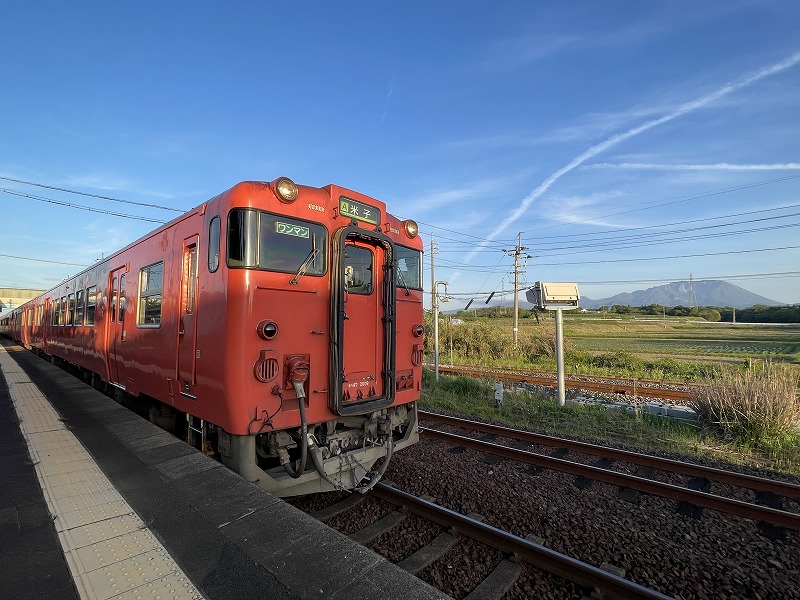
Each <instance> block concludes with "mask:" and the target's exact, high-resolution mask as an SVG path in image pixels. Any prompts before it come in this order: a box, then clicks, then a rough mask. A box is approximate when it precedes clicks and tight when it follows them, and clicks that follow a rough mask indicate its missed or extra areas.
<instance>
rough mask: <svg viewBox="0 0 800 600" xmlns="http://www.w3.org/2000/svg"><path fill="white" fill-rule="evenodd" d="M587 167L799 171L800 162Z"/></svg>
mask: <svg viewBox="0 0 800 600" xmlns="http://www.w3.org/2000/svg"><path fill="white" fill-rule="evenodd" d="M584 168H587V169H620V170H642V171H798V170H800V163H774V164H766V165H761V164H731V163H715V164H712V165H680V164H678V165H670V164H654V163H595V164H593V165H587V166H586V167H584Z"/></svg>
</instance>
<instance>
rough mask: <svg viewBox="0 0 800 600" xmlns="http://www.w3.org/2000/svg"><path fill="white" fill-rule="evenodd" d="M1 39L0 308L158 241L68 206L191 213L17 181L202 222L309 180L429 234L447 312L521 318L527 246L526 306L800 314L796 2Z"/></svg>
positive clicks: (29, 29)
mask: <svg viewBox="0 0 800 600" xmlns="http://www.w3.org/2000/svg"><path fill="white" fill-rule="evenodd" d="M3 20H4V28H3V35H2V37H0V64H1V65H2V73H3V75H2V79H0V86H1V89H2V94H0V177H2V179H0V189H1V190H2V191H0V207H2V217H0V218H2V224H3V226H2V236H0V287H25V288H49V287H51V286H52V285H55V284H56V283H58V282H59V281H61V280H62V279H64V278H65V277H67V276H69V275H70V274H72V273H73V272H75V271H77V270H79V268H80V267H79V265H88V264H91V263H92V262H94V261H95V260H96V259H98V258H99V257H101V256H102V255H107V254H109V253H111V252H113V251H114V250H116V249H117V248H119V247H121V246H123V245H124V244H126V243H128V242H130V241H133V240H134V239H136V238H138V237H140V236H141V235H143V234H144V233H146V232H147V231H149V230H150V229H152V228H154V227H155V226H156V225H157V223H153V222H150V221H143V220H135V219H130V218H123V217H119V216H112V215H106V214H102V213H98V212H92V211H88V210H85V209H80V208H73V207H69V206H64V205H62V204H56V203H54V202H53V201H55V202H61V203H68V204H73V205H80V206H82V207H91V208H94V209H98V210H108V211H113V212H118V213H124V214H126V215H134V216H138V217H141V218H144V219H152V220H167V219H169V218H172V217H173V216H174V215H175V214H177V213H175V212H170V211H166V210H162V209H159V208H154V207H146V206H139V205H135V204H125V203H118V202H112V201H110V200H107V199H100V198H95V197H90V196H81V195H76V194H71V193H68V192H65V191H59V190H55V189H50V188H42V187H36V186H32V185H29V184H26V183H20V181H24V182H30V183H38V184H42V185H46V186H51V187H55V188H64V189H67V190H74V191H79V192H82V193H84V194H94V195H99V196H106V197H109V198H116V199H121V200H126V201H129V202H135V203H142V204H150V205H157V206H162V207H170V208H174V209H189V208H191V207H193V206H196V205H197V204H200V203H201V202H203V201H204V200H206V199H208V198H210V197H213V196H214V195H216V194H218V193H219V192H221V191H223V190H225V189H228V188H229V187H231V186H232V185H234V184H235V183H237V182H238V181H242V180H272V179H275V178H277V177H279V176H288V177H291V178H292V179H294V180H295V181H296V182H298V183H302V184H307V185H314V186H323V185H326V184H328V183H336V184H339V185H342V186H345V187H348V188H351V189H355V190H358V191H360V192H362V193H365V194H367V195H370V196H373V197H376V198H380V199H381V200H384V201H385V202H386V203H387V204H388V205H389V206H390V210H391V212H393V213H394V214H396V215H398V216H400V217H403V218H413V219H415V220H417V221H418V222H419V223H420V230H421V234H422V235H423V238H424V240H425V244H426V248H427V250H428V251H427V252H426V256H425V262H426V272H425V283H426V290H427V291H429V286H430V277H431V276H430V246H429V244H430V240H431V237H433V239H434V241H435V242H436V243H437V244H438V253H437V254H436V255H435V264H436V272H435V275H436V279H437V280H440V281H447V282H449V288H448V289H449V292H450V294H451V295H453V296H454V298H455V300H454V302H453V303H451V304H448V305H446V306H445V307H444V308H447V309H450V308H457V307H458V305H460V304H461V303H463V304H466V303H467V301H468V300H469V299H470V298H475V301H476V302H477V303H481V302H482V301H483V299H485V298H486V297H487V296H488V294H490V293H491V292H497V293H498V294H500V293H501V292H502V291H505V292H506V294H507V296H506V298H507V299H510V295H508V292H509V291H510V290H511V288H512V282H513V277H512V276H511V275H510V273H511V271H512V270H513V260H512V258H511V257H509V256H508V255H507V254H505V253H503V252H502V250H503V249H511V248H513V247H514V246H515V245H516V243H517V239H518V237H517V236H518V234H519V233H520V232H521V233H522V244H523V246H525V247H527V250H526V251H525V254H529V255H531V258H528V259H527V260H526V267H525V273H524V277H523V283H524V284H525V285H532V284H533V283H534V282H535V281H576V282H578V283H579V284H580V289H581V293H582V294H583V295H586V296H589V297H592V298H601V297H605V296H609V295H611V294H614V293H618V292H622V291H633V290H635V289H642V288H646V287H652V286H653V285H660V284H661V283H667V282H670V281H677V280H682V279H684V280H685V279H688V277H689V275H690V273H691V274H692V276H693V277H694V278H695V279H696V280H700V279H707V278H717V279H720V278H721V279H726V280H728V281H730V282H731V283H735V284H737V285H740V286H742V287H744V288H746V289H748V290H750V291H753V292H755V293H758V294H761V295H763V296H766V297H768V298H771V299H774V300H778V301H781V302H787V303H798V302H800V235H798V231H800V230H798V225H800V218H799V217H800V193H798V191H799V190H800V36H798V34H797V32H798V31H800V3H797V2H793V1H792V2H790V1H786V2H774V1H768V0H767V1H764V0H759V1H738V2H737V1H735V0H727V1H708V2H695V1H685V2H684V1H672V0H670V1H653V2H639V1H633V0H631V1H625V2H622V1H606V2H598V1H584V2H570V3H565V2H529V3H523V2H511V1H503V0H499V1H498V0H493V1H492V2H477V1H476V2H463V1H444V2H402V3H401V2H378V1H372V2H338V3H322V2H319V3H316V2H291V3H290V2H280V3H279V2H267V1H259V2H238V3H222V2H202V1H200V2H188V1H183V2H181V1H176V2H168V3H167V2H152V1H143V2H136V3H132V2H127V3H126V2H107V1H104V2H72V3H63V2H27V3H12V4H11V5H9V6H7V7H6V8H5V9H4V11H3ZM13 180H17V181H13ZM20 194H21V195H20ZM30 196H34V198H31V197H30ZM15 257H24V258H26V259H34V260H23V259H22V258H15ZM46 261H52V262H46ZM60 263H70V264H60ZM523 298H524V296H523ZM427 302H428V303H429V300H428V301H427Z"/></svg>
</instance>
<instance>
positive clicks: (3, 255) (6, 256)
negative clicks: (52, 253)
mask: <svg viewBox="0 0 800 600" xmlns="http://www.w3.org/2000/svg"><path fill="white" fill-rule="evenodd" d="M0 256H2V257H4V258H16V259H18V260H29V261H31V262H39V263H50V264H53V265H68V266H70V267H85V266H86V265H81V264H78V263H70V262H62V261H60V260H45V259H43V258H27V257H25V256H14V255H13V254H0Z"/></svg>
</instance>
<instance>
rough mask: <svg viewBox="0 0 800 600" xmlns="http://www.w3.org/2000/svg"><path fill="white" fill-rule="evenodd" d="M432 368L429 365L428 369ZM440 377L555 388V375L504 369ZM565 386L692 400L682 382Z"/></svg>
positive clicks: (587, 380) (600, 381) (610, 380)
mask: <svg viewBox="0 0 800 600" xmlns="http://www.w3.org/2000/svg"><path fill="white" fill-rule="evenodd" d="M428 366H431V365H428ZM439 371H440V372H441V373H452V374H454V375H464V376H467V377H478V378H481V379H495V380H498V381H504V382H508V383H526V384H530V385H540V386H544V387H550V388H555V387H556V386H557V384H558V382H557V380H556V374H555V373H538V374H532V373H524V372H521V371H513V370H507V369H489V368H485V367H468V366H458V365H439ZM564 385H565V386H566V387H567V388H570V389H579V390H584V391H587V392H597V393H604V394H622V395H625V396H632V397H636V396H640V397H643V398H662V399H665V400H671V401H673V402H685V401H687V400H689V399H691V397H692V395H691V390H690V387H689V384H687V383H686V382H682V381H658V380H654V379H636V378H630V377H628V378H618V377H606V376H602V377H600V376H597V377H591V376H581V375H568V376H565V378H564Z"/></svg>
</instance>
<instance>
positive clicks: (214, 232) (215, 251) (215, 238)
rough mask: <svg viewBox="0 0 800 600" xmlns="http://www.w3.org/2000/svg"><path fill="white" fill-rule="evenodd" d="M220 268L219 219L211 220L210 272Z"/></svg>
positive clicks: (209, 241)
mask: <svg viewBox="0 0 800 600" xmlns="http://www.w3.org/2000/svg"><path fill="white" fill-rule="evenodd" d="M218 268H219V217H214V218H213V219H211V224H210V225H209V226H208V271H209V273H213V272H214V271H216V270H217V269H218Z"/></svg>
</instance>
